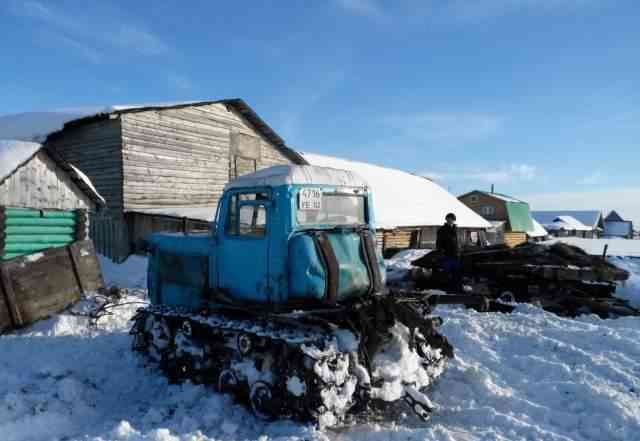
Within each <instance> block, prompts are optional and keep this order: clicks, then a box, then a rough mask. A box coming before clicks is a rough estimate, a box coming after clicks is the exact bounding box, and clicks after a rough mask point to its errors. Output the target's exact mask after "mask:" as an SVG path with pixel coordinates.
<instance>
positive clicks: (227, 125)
mask: <svg viewBox="0 0 640 441" xmlns="http://www.w3.org/2000/svg"><path fill="white" fill-rule="evenodd" d="M45 145H46V146H47V148H49V149H52V150H53V151H55V152H56V153H57V154H59V155H60V156H61V157H62V158H64V159H65V160H66V161H68V162H70V163H72V164H74V165H76V166H77V167H79V168H80V169H82V170H83V171H84V172H85V173H86V174H87V175H88V176H89V178H90V179H91V180H92V181H93V182H94V183H95V186H96V188H97V190H98V191H99V192H100V193H101V194H102V195H103V196H104V197H105V199H106V201H107V205H108V210H107V211H106V212H105V216H102V217H101V218H100V219H96V222H95V227H96V230H95V231H94V233H93V234H94V236H95V238H96V246H97V248H98V250H99V251H100V252H102V253H104V254H107V255H109V256H110V257H112V258H113V259H114V260H116V261H120V260H122V259H124V258H126V256H128V255H129V253H130V252H131V251H132V250H133V249H134V248H135V247H136V244H138V243H139V240H140V239H142V238H144V237H146V236H147V235H149V234H150V233H152V232H155V231H185V230H192V229H195V230H199V229H203V228H206V227H207V226H208V221H210V220H211V219H212V218H213V216H214V213H215V207H216V205H217V202H218V198H219V197H220V195H221V193H222V190H223V188H224V185H225V184H226V183H227V182H228V181H229V180H230V179H233V178H235V177H236V176H239V175H242V174H245V173H250V172H253V171H256V170H258V169H260V168H265V167H269V166H272V165H276V164H286V163H296V164H305V163H306V161H305V160H304V159H303V158H302V157H301V156H300V155H298V154H297V153H296V152H295V151H293V150H292V149H290V148H288V147H287V146H286V144H285V142H284V141H283V140H282V138H280V136H278V134H277V133H275V131H274V130H273V129H271V128H270V127H269V126H268V125H267V124H266V123H265V122H264V121H263V120H262V119H261V118H260V117H259V116H258V115H257V114H256V113H255V112H254V111H253V109H251V108H250V107H249V106H248V105H247V104H246V103H245V102H244V101H243V100H241V99H227V100H220V101H201V102H190V103H180V104H174V105H154V106H133V107H132V106H121V107H119V106H115V107H112V108H109V109H108V110H106V111H105V112H103V113H99V114H96V115H92V116H88V117H85V118H81V119H77V120H74V121H70V122H68V123H66V124H65V125H64V127H63V128H62V129H61V130H59V131H57V132H54V133H52V134H50V135H49V136H48V137H47V139H46V141H45Z"/></svg>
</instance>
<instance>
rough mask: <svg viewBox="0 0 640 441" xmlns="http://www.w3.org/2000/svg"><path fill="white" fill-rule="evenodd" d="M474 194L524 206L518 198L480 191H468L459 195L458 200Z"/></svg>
mask: <svg viewBox="0 0 640 441" xmlns="http://www.w3.org/2000/svg"><path fill="white" fill-rule="evenodd" d="M474 193H480V194H483V195H485V196H489V197H492V198H495V199H500V200H501V201H505V202H519V203H523V204H526V202H525V201H523V200H521V199H518V198H514V197H513V196H509V195H507V194H504V193H495V192H490V191H482V190H473V191H470V192H468V193H465V194H461V195H460V196H459V197H458V199H460V198H464V197H465V196H469V195H471V194H474Z"/></svg>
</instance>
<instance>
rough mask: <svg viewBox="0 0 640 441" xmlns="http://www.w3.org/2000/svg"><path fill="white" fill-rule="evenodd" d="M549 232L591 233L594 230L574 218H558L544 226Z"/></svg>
mask: <svg viewBox="0 0 640 441" xmlns="http://www.w3.org/2000/svg"><path fill="white" fill-rule="evenodd" d="M544 227H545V228H546V229H547V230H554V231H555V230H570V231H572V230H575V231H591V230H592V228H591V227H588V226H586V225H585V224H583V223H582V222H580V221H579V220H578V219H576V218H575V217H573V216H558V217H557V218H555V219H554V220H553V222H551V223H548V224H544Z"/></svg>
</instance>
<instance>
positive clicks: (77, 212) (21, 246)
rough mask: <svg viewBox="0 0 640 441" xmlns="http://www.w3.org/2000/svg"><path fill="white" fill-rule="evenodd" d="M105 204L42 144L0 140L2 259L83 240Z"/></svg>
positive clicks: (80, 176)
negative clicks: (94, 215)
mask: <svg viewBox="0 0 640 441" xmlns="http://www.w3.org/2000/svg"><path fill="white" fill-rule="evenodd" d="M103 204H104V200H103V199H102V197H101V196H100V194H99V193H98V192H97V191H96V190H95V189H94V188H93V186H92V184H91V181H89V179H87V177H86V176H85V175H84V174H83V173H82V172H81V171H80V170H78V169H77V168H75V167H74V166H73V165H71V164H69V163H67V162H66V161H64V160H62V159H61V158H60V157H59V156H58V155H56V154H55V153H52V152H49V151H47V150H46V149H45V148H43V147H42V146H41V145H40V144H37V143H32V142H23V141H0V259H2V260H6V259H11V258H14V257H17V256H21V255H26V254H31V253H35V252H38V251H41V250H44V249H47V248H51V247H60V246H64V245H68V244H70V243H71V242H74V241H77V240H84V239H86V238H87V235H88V231H89V223H88V219H89V216H88V213H91V212H96V210H97V208H99V207H101V206H102V205H103Z"/></svg>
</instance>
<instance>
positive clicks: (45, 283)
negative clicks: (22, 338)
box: [0, 241, 104, 333]
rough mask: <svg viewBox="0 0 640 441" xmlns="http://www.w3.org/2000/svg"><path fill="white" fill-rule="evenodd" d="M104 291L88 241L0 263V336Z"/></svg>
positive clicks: (92, 249)
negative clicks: (90, 293)
mask: <svg viewBox="0 0 640 441" xmlns="http://www.w3.org/2000/svg"><path fill="white" fill-rule="evenodd" d="M101 288H104V280H103V278H102V272H101V270H100V264H99V262H98V259H97V257H96V254H95V250H94V248H93V244H92V243H91V241H81V242H74V243H73V244H71V245H69V246H66V247H59V248H50V249H48V250H46V251H42V252H40V253H36V254H32V255H30V256H24V257H18V258H15V259H11V260H8V261H6V262H2V263H0V333H2V332H3V331H6V330H7V329H10V328H15V327H20V326H25V325H28V324H30V323H33V322H34V321H36V320H40V319H43V318H45V317H48V316H50V315H52V314H55V313H57V312H59V311H61V310H63V309H64V308H65V307H67V306H68V305H69V304H71V303H73V302H75V301H77V300H79V299H80V296H81V295H82V294H84V293H89V292H92V291H97V290H99V289H101Z"/></svg>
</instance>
